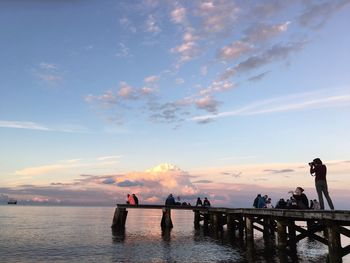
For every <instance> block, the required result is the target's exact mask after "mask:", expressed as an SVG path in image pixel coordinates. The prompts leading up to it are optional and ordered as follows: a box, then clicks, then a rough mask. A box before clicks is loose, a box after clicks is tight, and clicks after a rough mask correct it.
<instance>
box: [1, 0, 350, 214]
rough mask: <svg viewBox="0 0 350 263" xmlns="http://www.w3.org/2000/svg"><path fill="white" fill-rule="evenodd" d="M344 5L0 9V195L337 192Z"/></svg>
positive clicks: (38, 1)
mask: <svg viewBox="0 0 350 263" xmlns="http://www.w3.org/2000/svg"><path fill="white" fill-rule="evenodd" d="M349 14H350V1H349V0H317V1H316V0H308V1H305V0H297V1H291V0H283V1H282V0H281V1H279V0H265V1H241V0H237V1H235V0H215V1H214V0H203V1H200V0H194V1H172V0H171V1H170V0H169V1H166V0H135V1H126V0H124V1H122V0H121V1H111V0H104V1H97V0H84V1H82V0H74V1H73V0H62V1H50V0H1V1H0V54H1V59H0V75H1V84H0V149H1V151H0V200H1V201H2V202H6V200H7V199H8V198H15V199H17V200H18V201H19V202H20V203H22V204H57V205H111V206H112V205H114V204H115V203H124V202H125V200H126V194H127V193H136V194H137V195H138V196H139V199H140V202H141V203H144V204H162V203H163V202H164V200H165V198H166V197H167V195H168V194H170V193H172V194H174V195H175V196H180V197H181V200H182V201H186V202H191V203H194V200H195V199H196V198H197V196H200V197H202V198H204V197H205V196H207V197H208V198H209V199H210V200H211V203H212V205H214V206H226V207H251V206H252V202H253V200H254V198H255V196H256V195H257V194H258V193H261V194H267V195H269V196H270V197H271V198H272V202H273V203H275V202H276V201H277V200H278V199H279V198H282V197H283V198H288V197H289V194H288V191H290V190H294V189H295V188H296V187H297V186H301V187H303V188H304V189H305V194H306V195H307V196H308V197H309V199H314V198H316V197H317V196H316V191H315V187H314V178H313V177H311V176H310V173H309V166H308V162H310V161H312V160H313V159H314V158H316V157H319V158H321V160H323V162H324V163H325V164H326V165H327V168H328V175H327V179H328V187H329V191H330V195H331V197H332V199H333V203H334V204H335V207H336V208H338V209H349V204H348V200H349V198H350V193H349V186H350V177H349V175H350V157H349V156H350V138H349V137H350V133H349V130H350V121H349V116H350V74H349V69H350V49H349V47H350V34H349V29H348V28H349V25H350V15H349Z"/></svg>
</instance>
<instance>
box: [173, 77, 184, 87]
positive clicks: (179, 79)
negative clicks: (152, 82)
mask: <svg viewBox="0 0 350 263" xmlns="http://www.w3.org/2000/svg"><path fill="white" fill-rule="evenodd" d="M184 83H185V80H184V79H183V78H177V79H175V84H176V85H181V84H184Z"/></svg>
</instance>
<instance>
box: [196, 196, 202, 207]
mask: <svg viewBox="0 0 350 263" xmlns="http://www.w3.org/2000/svg"><path fill="white" fill-rule="evenodd" d="M202 205H203V203H202V199H201V198H200V197H198V198H197V202H196V206H202Z"/></svg>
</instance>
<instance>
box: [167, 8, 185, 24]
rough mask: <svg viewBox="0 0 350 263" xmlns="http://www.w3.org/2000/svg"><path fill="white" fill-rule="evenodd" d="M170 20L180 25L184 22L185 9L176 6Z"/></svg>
mask: <svg viewBox="0 0 350 263" xmlns="http://www.w3.org/2000/svg"><path fill="white" fill-rule="evenodd" d="M170 15H171V20H172V21H173V22H174V23H176V24H182V23H184V22H185V20H186V9H185V8H184V7H181V6H178V7H176V8H175V9H174V10H173V11H172V12H171V14H170Z"/></svg>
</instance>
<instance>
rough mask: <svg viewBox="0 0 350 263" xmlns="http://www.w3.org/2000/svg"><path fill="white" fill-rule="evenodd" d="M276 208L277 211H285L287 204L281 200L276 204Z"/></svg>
mask: <svg viewBox="0 0 350 263" xmlns="http://www.w3.org/2000/svg"><path fill="white" fill-rule="evenodd" d="M276 208H277V209H286V208H287V203H286V201H284V199H283V198H281V199H280V200H279V201H278V202H277V204H276Z"/></svg>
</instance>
